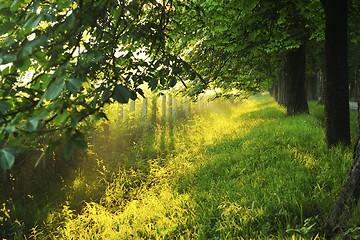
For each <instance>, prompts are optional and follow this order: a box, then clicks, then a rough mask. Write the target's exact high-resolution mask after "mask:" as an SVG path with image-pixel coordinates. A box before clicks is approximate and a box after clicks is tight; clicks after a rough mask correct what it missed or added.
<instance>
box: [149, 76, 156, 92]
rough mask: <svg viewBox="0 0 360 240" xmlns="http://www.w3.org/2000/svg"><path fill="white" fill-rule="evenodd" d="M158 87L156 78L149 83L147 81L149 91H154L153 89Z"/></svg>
mask: <svg viewBox="0 0 360 240" xmlns="http://www.w3.org/2000/svg"><path fill="white" fill-rule="evenodd" d="M157 85H158V80H157V79H156V78H152V79H151V80H150V81H149V86H150V89H151V91H153V90H155V88H156V87H157Z"/></svg>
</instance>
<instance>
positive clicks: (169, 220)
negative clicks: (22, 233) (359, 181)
mask: <svg viewBox="0 0 360 240" xmlns="http://www.w3.org/2000/svg"><path fill="white" fill-rule="evenodd" d="M310 108H311V109H310V111H311V115H300V116H294V117H288V116H286V109H285V108H283V107H280V106H278V104H277V103H276V102H275V101H274V100H273V99H272V98H271V97H269V96H266V95H265V96H263V95H257V96H254V97H251V98H250V99H248V100H246V101H243V102H242V103H240V104H238V105H235V106H231V105H228V106H225V103H224V104H222V105H218V106H217V107H215V108H213V109H211V110H210V111H209V112H208V113H205V114H201V115H195V116H194V117H193V118H191V119H189V120H187V121H183V120H181V121H176V120H175V121H173V122H172V123H167V124H166V125H162V124H154V125H151V124H149V125H146V124H145V125H144V124H143V125H141V126H142V127H136V126H137V125H134V128H133V130H134V131H135V133H132V134H135V135H136V136H133V137H129V139H132V143H131V144H129V145H127V148H126V149H118V147H119V146H121V145H119V143H118V142H117V141H118V139H119V136H124V134H130V133H126V132H125V130H124V129H121V128H119V127H118V126H115V125H114V124H115V123H112V124H111V125H110V129H111V133H112V135H111V137H110V138H109V139H107V140H106V141H105V142H101V141H99V142H98V144H104V143H106V144H107V145H105V144H104V145H98V150H97V153H96V152H95V153H94V157H96V158H97V159H98V161H97V164H96V166H97V167H96V170H97V174H95V175H94V176H95V177H94V179H93V180H91V181H89V179H87V177H88V176H91V175H87V174H86V173H81V172H80V171H79V172H78V174H77V176H76V177H75V178H74V179H73V182H72V183H71V184H69V186H68V188H69V189H71V191H68V192H69V197H68V199H69V201H70V202H76V201H81V200H80V199H81V197H80V196H81V195H86V194H90V193H91V192H92V189H96V188H97V186H96V183H98V184H100V185H101V186H103V187H100V188H99V189H98V190H97V191H99V190H101V189H104V192H102V195H101V197H100V198H98V199H96V200H94V201H86V203H82V206H84V207H83V209H82V210H81V212H80V214H79V212H75V211H73V210H72V209H71V207H69V205H66V204H65V205H64V207H63V209H62V211H56V212H54V213H53V214H52V215H51V216H49V218H48V220H47V222H46V223H45V227H44V228H43V229H35V230H34V233H33V236H38V238H39V239H41V238H51V239H271V238H272V239H319V238H321V237H323V235H322V234H321V221H322V220H323V219H324V217H325V216H326V214H327V212H328V211H329V209H330V208H331V206H332V204H333V202H334V200H335V198H336V195H337V193H338V192H339V190H340V189H341V186H342V183H343V181H344V179H345V177H346V173H347V171H348V169H349V167H350V165H351V160H352V149H351V148H347V147H342V146H339V147H336V148H332V149H330V150H329V149H328V148H327V146H326V144H325V142H324V138H325V134H324V129H323V115H322V109H321V106H318V105H316V104H315V103H310ZM314 112H316V114H313V113H314ZM352 114H353V113H352ZM352 118H353V122H354V121H355V120H354V119H356V118H354V116H352ZM352 126H353V128H354V124H353V123H352ZM353 130H354V129H353ZM99 132H101V131H100V130H99ZM121 134H122V135H121ZM106 149H109V150H107V151H106ZM104 150H105V151H106V152H101V151H104ZM110 150H111V151H110ZM93 191H94V190H93ZM89 197H90V196H89ZM89 197H88V198H89ZM76 199H78V200H76ZM73 205H74V204H73ZM75 205H76V204H75ZM355 222H356V221H354V222H353V224H355Z"/></svg>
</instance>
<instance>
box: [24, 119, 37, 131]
mask: <svg viewBox="0 0 360 240" xmlns="http://www.w3.org/2000/svg"><path fill="white" fill-rule="evenodd" d="M38 124H39V120H38V119H36V118H33V119H31V120H30V121H29V123H28V126H27V128H26V131H28V132H35V131H36V128H37V126H38Z"/></svg>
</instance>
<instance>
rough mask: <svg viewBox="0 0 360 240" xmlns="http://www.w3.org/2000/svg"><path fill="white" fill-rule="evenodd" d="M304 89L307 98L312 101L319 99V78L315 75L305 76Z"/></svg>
mask: <svg viewBox="0 0 360 240" xmlns="http://www.w3.org/2000/svg"><path fill="white" fill-rule="evenodd" d="M305 89H306V96H307V100H310V101H314V100H318V99H319V78H318V76H317V75H311V76H308V77H307V78H305Z"/></svg>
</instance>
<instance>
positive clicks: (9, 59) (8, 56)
mask: <svg viewBox="0 0 360 240" xmlns="http://www.w3.org/2000/svg"><path fill="white" fill-rule="evenodd" d="M2 58H3V60H4V61H5V62H8V63H9V62H15V61H16V59H17V57H16V55H15V54H11V53H9V54H6V55H4V56H3V57H2Z"/></svg>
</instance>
